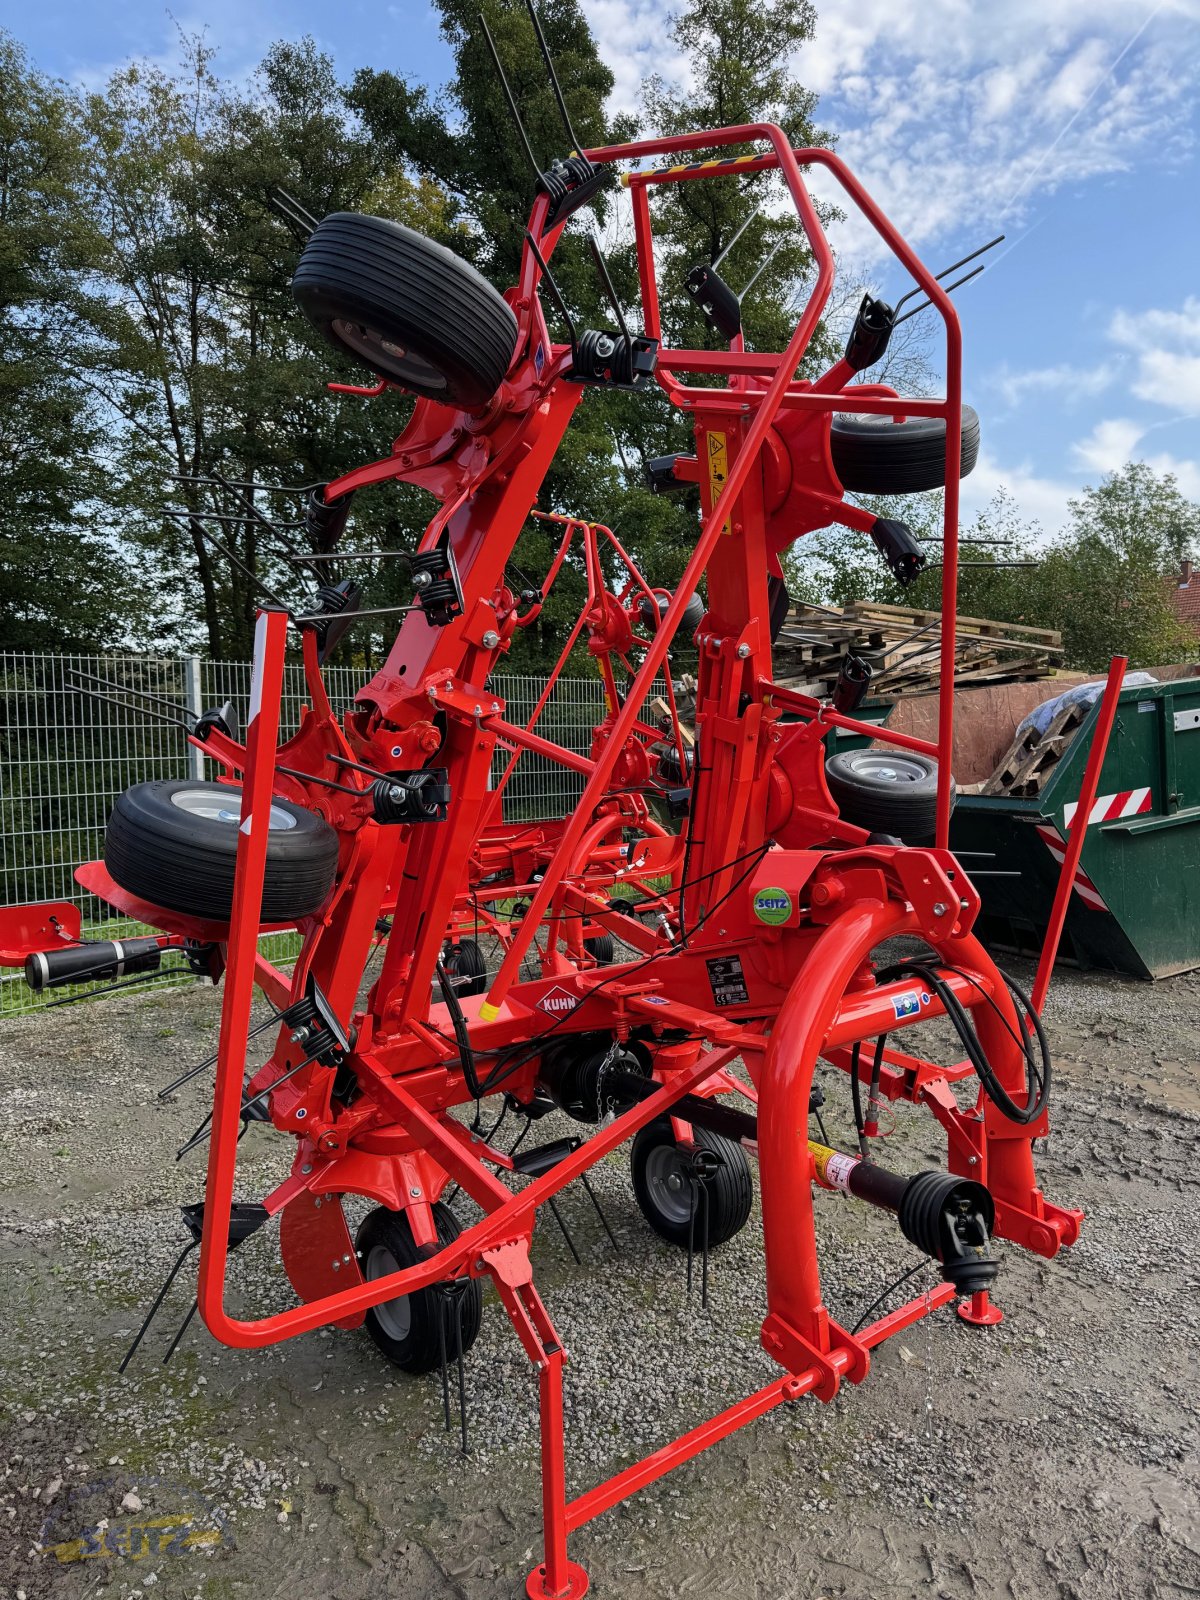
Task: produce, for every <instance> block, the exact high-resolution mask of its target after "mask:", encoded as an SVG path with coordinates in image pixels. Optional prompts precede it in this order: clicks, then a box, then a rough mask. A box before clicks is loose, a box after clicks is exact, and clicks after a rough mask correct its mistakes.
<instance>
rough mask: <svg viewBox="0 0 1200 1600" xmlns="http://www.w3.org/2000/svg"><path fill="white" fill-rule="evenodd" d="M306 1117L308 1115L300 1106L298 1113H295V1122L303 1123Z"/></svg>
mask: <svg viewBox="0 0 1200 1600" xmlns="http://www.w3.org/2000/svg"><path fill="white" fill-rule="evenodd" d="M307 1115H308V1112H307V1111H306V1110H305V1109H304V1107H303V1106H301V1107H300V1109H299V1111H297V1113H296V1121H297V1122H303V1121H304V1119H305V1117H306V1116H307Z"/></svg>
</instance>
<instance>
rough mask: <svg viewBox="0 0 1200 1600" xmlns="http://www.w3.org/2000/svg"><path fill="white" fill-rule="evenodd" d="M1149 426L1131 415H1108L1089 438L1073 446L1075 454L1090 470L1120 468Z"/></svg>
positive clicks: (1116, 469)
mask: <svg viewBox="0 0 1200 1600" xmlns="http://www.w3.org/2000/svg"><path fill="white" fill-rule="evenodd" d="M1145 433H1146V428H1145V426H1144V424H1142V423H1140V422H1133V421H1131V420H1130V419H1129V418H1128V417H1108V418H1105V420H1104V421H1102V422H1098V423H1097V424H1096V426H1095V427H1094V428H1093V429H1092V431H1091V433H1089V434H1088V436H1087V438H1086V439H1079V440H1077V441H1076V442H1075V444H1073V445H1072V446H1071V454H1072V456H1073V457H1074V459H1075V460H1076V461H1077V462H1078V463H1079V465H1080V466H1081V467H1084V468H1086V469H1087V470H1088V471H1090V472H1096V473H1105V472H1119V471H1120V470H1121V468H1122V467H1123V466H1124V465H1125V463H1126V462H1127V461H1129V460H1131V459H1132V457H1133V452H1134V450H1135V448H1136V446H1137V444H1138V441H1139V440H1140V439H1142V438H1143V437H1144V435H1145Z"/></svg>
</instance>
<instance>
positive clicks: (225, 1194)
mask: <svg viewBox="0 0 1200 1600" xmlns="http://www.w3.org/2000/svg"><path fill="white" fill-rule="evenodd" d="M287 631H288V615H287V612H286V611H260V612H259V614H258V620H257V621H256V623H255V626H254V667H253V675H252V677H251V681H250V712H249V716H248V718H247V721H246V768H245V776H244V778H243V781H242V808H241V821H240V823H239V826H238V834H239V837H238V852H237V860H236V863H235V865H234V874H233V910H232V914H231V916H230V919H229V942H228V946H227V952H226V959H225V999H224V1003H223V1004H222V1006H221V1029H220V1033H219V1035H218V1040H217V1078H216V1089H215V1091H214V1095H213V1115H212V1148H211V1150H210V1153H209V1158H208V1181H207V1183H206V1185H205V1190H204V1233H203V1236H202V1238H201V1243H200V1272H199V1282H198V1284H197V1289H196V1298H197V1301H198V1303H199V1307H200V1315H201V1316H202V1317H203V1318H204V1322H205V1325H206V1326H207V1327H208V1328H210V1329H212V1330H213V1332H214V1333H216V1334H217V1336H218V1337H219V1338H220V1337H223V1336H224V1332H225V1328H226V1325H227V1318H226V1316H225V1310H224V1305H223V1301H224V1287H225V1264H226V1261H227V1259H228V1256H229V1218H230V1213H231V1207H232V1204H233V1180H234V1170H235V1168H236V1166H237V1142H238V1122H239V1120H240V1117H241V1109H242V1092H243V1090H242V1084H243V1077H244V1073H245V1068H246V1049H247V1042H248V1039H249V1034H250V1007H251V1005H252V1003H253V1000H254V987H255V981H256V978H257V960H256V958H257V955H258V929H259V921H260V919H261V916H262V894H263V880H264V878H265V877H266V870H267V844H268V842H269V840H270V833H271V796H272V791H273V789H274V780H275V749H276V745H277V744H278V740H279V711H280V705H281V702H282V698H283V666H284V654H285V651H286V649H287Z"/></svg>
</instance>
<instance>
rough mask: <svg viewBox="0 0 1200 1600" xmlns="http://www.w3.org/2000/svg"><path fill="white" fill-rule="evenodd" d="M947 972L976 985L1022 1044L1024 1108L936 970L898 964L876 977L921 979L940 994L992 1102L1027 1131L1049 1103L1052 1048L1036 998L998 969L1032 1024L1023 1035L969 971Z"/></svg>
mask: <svg viewBox="0 0 1200 1600" xmlns="http://www.w3.org/2000/svg"><path fill="white" fill-rule="evenodd" d="M946 970H947V971H949V972H953V973H954V974H955V975H956V976H958V977H961V978H965V979H966V980H967V982H968V983H974V984H975V987H976V988H977V989H978V990H979V992H980V994H981V995H982V996H983V998H984V1000H985V1001H986V1002H987V1003H988V1005H990V1006H991V1007H992V1008H993V1010H994V1011H995V1012H996V1014H997V1016H999V1018H1000V1020H1001V1021H1002V1022H1003V1023H1004V1026H1005V1027H1006V1028H1007V1030H1008V1032H1009V1033H1010V1034H1011V1035H1012V1039H1013V1042H1014V1044H1016V1045H1017V1046H1018V1048H1019V1049H1020V1051H1021V1054H1022V1056H1023V1057H1024V1060H1025V1077H1026V1083H1027V1085H1028V1091H1029V1092H1028V1099H1027V1100H1026V1102H1025V1104H1024V1105H1018V1104H1017V1102H1016V1101H1015V1100H1014V1099H1013V1098H1012V1096H1011V1095H1010V1094H1009V1093H1008V1091H1007V1090H1006V1089H1005V1087H1004V1085H1003V1084H1002V1083H1001V1082H1000V1080H999V1079H998V1078H997V1076H996V1073H995V1070H994V1069H993V1067H992V1064H991V1062H990V1061H989V1060H988V1058H987V1055H986V1054H985V1052H984V1049H983V1045H982V1044H981V1043H980V1041H979V1035H978V1034H977V1033H976V1032H975V1026H974V1024H973V1022H972V1021H971V1017H970V1014H969V1012H968V1011H967V1008H966V1007H965V1006H964V1005H963V1003H962V1001H961V1000H960V999H959V998H958V996H957V995H956V994H955V992H954V990H953V989H952V988H951V987H950V985H949V984H948V983H947V982H946V981H945V979H944V978H943V976H942V974H941V973H940V972H939V971H938V969H937V968H936V967H935V966H933V965H932V964H930V963H928V962H924V961H900V962H897V963H896V965H895V966H891V967H887V968H885V969H884V970H883V971H881V972H879V973H878V974H877V978H878V981H879V982H880V983H891V982H892V981H893V980H894V979H896V978H904V977H912V978H919V979H920V981H921V982H922V983H923V984H924V985H925V987H926V988H927V989H929V990H930V991H931V993H933V994H935V995H936V996H937V998H938V999H939V1000H940V1001H941V1003H942V1005H943V1007H944V1008H945V1012H946V1015H947V1016H948V1017H949V1019H950V1021H951V1022H952V1023H953V1025H954V1029H955V1032H956V1033H957V1034H958V1036H959V1038H960V1039H961V1040H962V1044H963V1049H964V1050H965V1051H966V1053H967V1059H968V1060H969V1061H970V1063H971V1065H972V1066H973V1067H974V1069H975V1072H976V1074H977V1076H978V1078H979V1081H980V1083H981V1084H982V1085H983V1091H984V1093H985V1094H986V1095H987V1097H988V1099H989V1100H990V1101H991V1102H992V1104H993V1105H994V1106H995V1107H996V1109H997V1110H998V1111H1000V1112H1002V1113H1003V1115H1004V1116H1006V1117H1007V1118H1008V1119H1009V1121H1010V1122H1016V1123H1019V1124H1020V1125H1021V1126H1022V1127H1028V1126H1029V1124H1030V1123H1033V1122H1036V1121H1037V1119H1038V1118H1039V1117H1040V1116H1041V1115H1042V1113H1043V1112H1044V1111H1045V1109H1046V1106H1047V1105H1048V1103H1049V1100H1050V1045H1049V1041H1048V1040H1047V1038H1046V1033H1045V1029H1044V1028H1043V1027H1042V1019H1041V1018H1040V1017H1039V1016H1038V1014H1037V1011H1036V1010H1035V1009H1034V1005H1033V1002H1032V1000H1030V998H1029V996H1028V995H1027V994H1026V993H1025V991H1024V990H1023V989H1022V988H1020V986H1019V985H1018V984H1017V983H1016V982H1015V981H1014V980H1013V979H1012V978H1010V977H1009V975H1008V974H1007V973H1006V972H1003V971H1001V969H1000V968H999V967H997V969H996V970H997V972H999V973H1000V976H1001V977H1002V978H1003V979H1004V983H1005V987H1006V988H1007V989H1008V992H1009V994H1010V995H1011V996H1012V998H1013V1000H1014V1001H1015V1002H1016V1005H1017V1010H1018V1012H1019V1013H1021V1014H1023V1016H1024V1017H1025V1018H1026V1019H1027V1021H1028V1023H1029V1024H1030V1027H1029V1028H1028V1029H1026V1028H1022V1029H1021V1032H1020V1033H1018V1032H1017V1031H1016V1030H1015V1029H1014V1028H1013V1027H1012V1025H1011V1023H1010V1022H1009V1020H1008V1018H1007V1017H1006V1016H1005V1015H1004V1013H1003V1012H1002V1011H1001V1010H1000V1007H999V1006H998V1005H997V1004H996V1002H995V1000H993V998H992V996H991V995H990V994H988V992H987V990H986V989H984V987H983V985H982V984H980V983H978V982H977V981H976V980H975V979H974V978H972V976H971V974H970V973H969V972H964V971H962V970H961V968H958V967H948V968H947V969H946ZM1035 1044H1036V1049H1035Z"/></svg>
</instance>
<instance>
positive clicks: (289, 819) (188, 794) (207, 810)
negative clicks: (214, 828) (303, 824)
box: [171, 789, 296, 833]
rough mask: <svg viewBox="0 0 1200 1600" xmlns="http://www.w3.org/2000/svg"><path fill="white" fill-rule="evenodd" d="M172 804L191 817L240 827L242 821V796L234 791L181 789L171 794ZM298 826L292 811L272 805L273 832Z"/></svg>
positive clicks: (282, 831)
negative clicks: (219, 791) (227, 794)
mask: <svg viewBox="0 0 1200 1600" xmlns="http://www.w3.org/2000/svg"><path fill="white" fill-rule="evenodd" d="M171 804H172V805H173V806H177V807H178V808H179V810H180V811H186V812H187V814H188V816H189V817H204V818H206V819H207V820H208V821H209V822H231V823H233V825H234V827H239V826H240V825H241V821H242V797H241V795H240V794H238V795H234V794H233V793H232V792H231V793H230V794H229V796H228V798H227V797H226V796H225V795H221V794H214V793H213V792H212V791H211V790H208V789H180V790H178V791H177V792H176V793H175V794H173V795H172V796H171ZM295 826H296V819H295V817H294V816H292V814H291V812H290V811H285V810H284V809H283V807H282V806H272V807H271V822H270V827H271V832H272V833H286V832H287V831H288V830H289V829H290V828H294V827H295Z"/></svg>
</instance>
